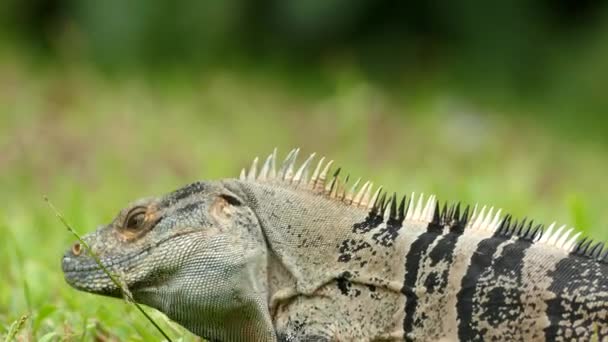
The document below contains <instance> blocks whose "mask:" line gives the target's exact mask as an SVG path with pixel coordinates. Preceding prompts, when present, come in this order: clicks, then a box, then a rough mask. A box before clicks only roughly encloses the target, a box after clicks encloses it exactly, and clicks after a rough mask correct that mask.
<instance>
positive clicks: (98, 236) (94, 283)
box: [62, 181, 266, 337]
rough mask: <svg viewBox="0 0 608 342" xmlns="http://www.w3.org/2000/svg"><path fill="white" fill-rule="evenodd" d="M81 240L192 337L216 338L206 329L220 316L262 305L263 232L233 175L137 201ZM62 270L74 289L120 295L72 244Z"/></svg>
mask: <svg viewBox="0 0 608 342" xmlns="http://www.w3.org/2000/svg"><path fill="white" fill-rule="evenodd" d="M84 239H85V241H86V242H87V243H88V244H89V245H90V247H91V249H92V250H93V252H94V253H95V254H96V255H98V256H99V258H100V259H101V261H102V263H103V264H104V265H105V266H106V267H107V268H108V269H109V270H110V271H111V272H112V273H114V274H116V275H118V276H119V277H120V279H121V281H122V283H124V284H125V285H126V286H128V289H129V291H130V292H131V293H132V294H133V297H134V299H135V300H136V301H137V302H140V303H143V304H147V305H149V306H152V307H155V308H157V309H159V310H160V311H162V312H164V313H165V314H167V315H168V316H169V317H171V318H172V319H174V320H176V321H177V322H178V323H180V324H182V325H184V326H185V327H187V328H188V329H190V330H191V331H193V332H194V333H197V334H199V335H202V336H206V337H221V334H220V335H218V333H216V332H214V331H215V330H217V324H221V321H223V320H225V319H227V317H232V316H231V315H233V314H234V313H235V312H239V313H243V312H246V311H251V312H252V315H253V316H255V314H254V312H257V311H260V310H262V311H263V310H264V306H265V305H266V304H265V303H266V298H264V297H265V293H264V292H265V280H264V279H265V271H264V270H265V262H266V261H265V258H266V254H265V249H264V248H262V246H263V244H264V237H263V234H262V231H261V227H260V226H259V223H258V220H257V218H256V216H255V214H254V213H253V211H252V210H251V208H249V207H248V206H247V204H246V199H245V195H244V193H243V192H241V191H240V187H239V185H238V182H236V181H215V182H197V183H193V184H190V185H188V186H185V187H183V188H181V189H179V190H176V191H174V192H172V193H170V194H168V195H165V196H161V197H158V198H148V199H141V200H138V201H136V202H134V203H132V204H131V205H129V206H128V207H126V208H125V209H123V210H122V211H121V212H120V213H119V214H118V216H117V217H116V218H115V219H114V220H113V221H112V222H110V223H109V224H107V225H105V226H101V227H100V228H98V229H97V230H96V231H95V232H93V233H91V234H88V235H86V236H85V237H84ZM62 268H63V272H64V274H65V279H66V281H67V282H68V283H69V284H70V285H71V286H73V287H75V288H76V289H79V290H82V291H86V292H91V293H95V294H100V295H106V296H112V297H120V296H121V290H120V289H119V288H118V287H117V286H116V285H115V284H114V283H113V282H112V281H111V279H109V277H108V276H107V275H106V274H105V273H104V272H103V271H102V270H101V269H100V267H99V266H98V265H97V264H96V262H95V260H94V259H93V258H92V257H91V256H90V255H89V254H88V253H87V252H86V251H85V250H84V248H83V246H80V244H75V245H74V246H73V247H72V248H71V249H70V250H68V251H67V252H66V253H65V254H64V256H63V260H62ZM210 329H211V330H213V331H211V330H210ZM214 329H215V330H214Z"/></svg>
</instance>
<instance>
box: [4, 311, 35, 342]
mask: <svg viewBox="0 0 608 342" xmlns="http://www.w3.org/2000/svg"><path fill="white" fill-rule="evenodd" d="M28 318H29V316H28V315H27V314H26V315H23V316H21V317H20V318H19V319H18V320H16V321H15V322H13V324H11V327H10V328H9V329H8V334H6V338H5V339H4V341H5V342H9V341H13V339H14V338H15V336H17V334H18V333H19V331H20V330H21V329H23V326H24V325H25V322H26V321H27V319H28Z"/></svg>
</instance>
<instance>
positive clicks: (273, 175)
mask: <svg viewBox="0 0 608 342" xmlns="http://www.w3.org/2000/svg"><path fill="white" fill-rule="evenodd" d="M271 155H272V158H271V159H270V173H269V174H268V178H270V179H276V178H277V148H276V147H275V148H274V150H272V154H271Z"/></svg>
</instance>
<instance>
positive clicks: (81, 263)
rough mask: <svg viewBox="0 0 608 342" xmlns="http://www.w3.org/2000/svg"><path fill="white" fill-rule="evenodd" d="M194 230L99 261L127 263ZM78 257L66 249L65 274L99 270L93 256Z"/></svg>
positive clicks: (108, 265) (105, 264) (108, 264)
mask: <svg viewBox="0 0 608 342" xmlns="http://www.w3.org/2000/svg"><path fill="white" fill-rule="evenodd" d="M196 231H197V230H188V231H184V232H180V233H177V234H173V235H170V236H168V237H166V238H165V239H162V240H160V241H157V242H155V243H153V244H149V245H147V246H145V247H143V248H141V249H140V250H138V251H135V252H133V253H129V254H125V255H123V256H121V257H120V258H118V259H116V258H114V259H110V258H100V260H101V263H102V264H103V266H105V267H108V268H113V267H115V266H122V265H125V264H127V263H128V262H130V261H134V260H137V259H138V258H140V257H142V256H146V255H148V254H149V252H150V250H151V249H152V248H156V247H158V246H160V245H163V244H164V243H165V242H167V241H170V240H173V239H174V238H177V237H179V236H183V235H188V234H191V233H194V232H196ZM80 258H82V256H72V252H71V251H67V252H66V253H65V255H64V256H63V259H62V263H61V266H62V269H63V272H65V273H66V275H67V274H80V273H86V272H91V271H101V269H100V267H99V265H98V264H97V262H95V260H93V258H90V257H89V258H88V259H86V260H82V259H80Z"/></svg>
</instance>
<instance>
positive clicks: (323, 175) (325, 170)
mask: <svg viewBox="0 0 608 342" xmlns="http://www.w3.org/2000/svg"><path fill="white" fill-rule="evenodd" d="M333 163H334V161H333V160H330V161H329V162H328V163H327V164H325V167H324V168H323V171H321V174H320V175H319V179H317V182H316V184H315V189H314V190H315V191H319V192H321V191H323V190H324V189H325V182H326V180H327V174H328V172H329V169H330V168H331V165H332V164H333Z"/></svg>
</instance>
